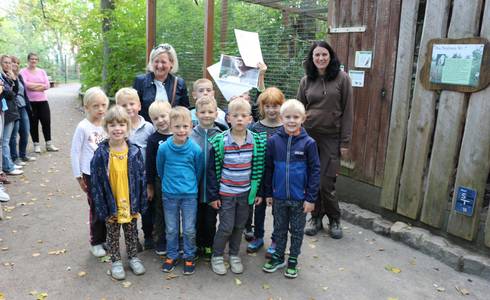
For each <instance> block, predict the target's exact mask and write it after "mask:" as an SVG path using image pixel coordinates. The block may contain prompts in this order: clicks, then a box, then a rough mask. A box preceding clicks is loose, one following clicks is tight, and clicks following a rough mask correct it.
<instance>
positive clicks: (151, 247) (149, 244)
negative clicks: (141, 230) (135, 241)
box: [145, 239, 155, 250]
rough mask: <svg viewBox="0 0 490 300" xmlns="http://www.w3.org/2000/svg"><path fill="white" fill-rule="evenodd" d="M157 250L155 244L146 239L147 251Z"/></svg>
mask: <svg viewBox="0 0 490 300" xmlns="http://www.w3.org/2000/svg"><path fill="white" fill-rule="evenodd" d="M154 248H155V244H154V243H153V240H151V239H145V250H151V249H154Z"/></svg>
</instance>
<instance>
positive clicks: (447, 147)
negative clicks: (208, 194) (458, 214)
mask: <svg viewBox="0 0 490 300" xmlns="http://www.w3.org/2000/svg"><path fill="white" fill-rule="evenodd" d="M481 6H482V0H475V1H469V2H468V1H465V0H454V2H453V14H452V17H451V22H450V25H449V32H448V38H454V39H458V38H465V37H471V36H475V35H478V33H479V22H478V21H475V19H476V20H480V14H481ZM467 100H468V97H467V95H465V94H464V93H459V92H452V91H442V93H441V96H440V98H439V111H438V115H437V122H436V128H435V133H434V143H433V146H432V155H431V160H430V164H429V171H428V173H427V187H426V191H425V195H424V201H423V207H422V214H421V218H420V220H421V221H422V222H424V223H426V224H428V225H431V226H433V227H436V228H441V227H442V225H443V222H444V215H445V212H446V208H447V203H448V200H449V197H450V192H451V188H452V186H453V181H454V170H455V169H456V163H457V161H458V152H459V149H460V145H461V144H460V142H461V134H462V132H463V124H464V119H465V117H466V108H467Z"/></svg>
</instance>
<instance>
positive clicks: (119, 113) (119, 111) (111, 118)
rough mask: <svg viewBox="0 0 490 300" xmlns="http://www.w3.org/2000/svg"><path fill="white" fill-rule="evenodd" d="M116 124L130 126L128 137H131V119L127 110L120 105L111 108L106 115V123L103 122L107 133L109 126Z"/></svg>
mask: <svg viewBox="0 0 490 300" xmlns="http://www.w3.org/2000/svg"><path fill="white" fill-rule="evenodd" d="M114 122H118V123H126V124H127V125H128V135H129V131H130V130H131V118H129V115H128V113H127V112H126V110H125V109H124V108H123V107H121V106H119V105H113V106H112V107H111V108H109V110H108V111H107V113H106V114H105V117H104V122H103V126H104V129H105V131H107V125H108V124H110V123H114Z"/></svg>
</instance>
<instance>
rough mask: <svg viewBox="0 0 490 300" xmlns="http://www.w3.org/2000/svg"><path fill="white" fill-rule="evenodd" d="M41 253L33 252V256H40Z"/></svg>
mask: <svg viewBox="0 0 490 300" xmlns="http://www.w3.org/2000/svg"><path fill="white" fill-rule="evenodd" d="M39 255H41V253H39V252H34V253H32V256H33V257H38V256H39Z"/></svg>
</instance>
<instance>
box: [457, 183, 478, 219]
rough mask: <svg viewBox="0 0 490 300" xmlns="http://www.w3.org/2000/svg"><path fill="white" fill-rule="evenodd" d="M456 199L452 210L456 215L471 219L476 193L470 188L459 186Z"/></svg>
mask: <svg viewBox="0 0 490 300" xmlns="http://www.w3.org/2000/svg"><path fill="white" fill-rule="evenodd" d="M457 195H458V196H457V198H456V205H455V206H454V210H455V211H456V212H458V213H461V214H463V215H466V216H468V217H471V216H472V215H473V208H474V207H475V200H476V191H475V190H472V189H470V188H466V187H463V186H460V187H459V188H458V194H457Z"/></svg>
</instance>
